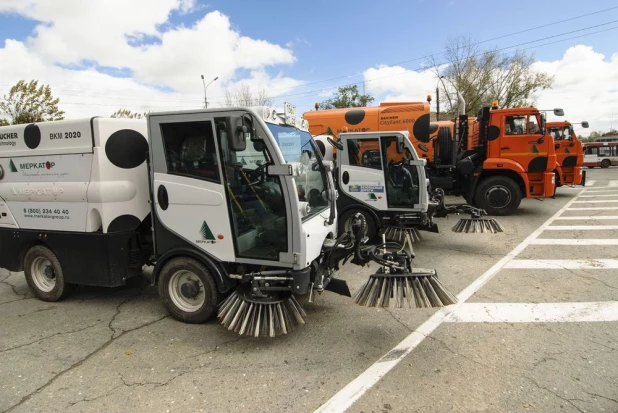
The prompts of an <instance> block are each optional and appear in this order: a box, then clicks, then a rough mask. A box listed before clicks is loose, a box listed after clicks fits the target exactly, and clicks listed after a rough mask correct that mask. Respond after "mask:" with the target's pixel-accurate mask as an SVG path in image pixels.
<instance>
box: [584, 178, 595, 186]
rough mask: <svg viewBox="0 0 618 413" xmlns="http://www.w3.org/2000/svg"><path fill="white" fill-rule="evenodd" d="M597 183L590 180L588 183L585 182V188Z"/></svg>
mask: <svg viewBox="0 0 618 413" xmlns="http://www.w3.org/2000/svg"><path fill="white" fill-rule="evenodd" d="M596 182H597V181H595V180H594V179H591V180H590V181H586V187H588V186H592V185H594V184H595V183H596Z"/></svg>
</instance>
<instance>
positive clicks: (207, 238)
mask: <svg viewBox="0 0 618 413" xmlns="http://www.w3.org/2000/svg"><path fill="white" fill-rule="evenodd" d="M200 234H202V239H201V240H197V241H196V242H197V243H198V244H216V243H217V241H216V240H215V236H214V234H213V233H212V231H211V230H210V227H209V226H208V224H207V223H206V221H204V223H203V224H202V227H201V228H200Z"/></svg>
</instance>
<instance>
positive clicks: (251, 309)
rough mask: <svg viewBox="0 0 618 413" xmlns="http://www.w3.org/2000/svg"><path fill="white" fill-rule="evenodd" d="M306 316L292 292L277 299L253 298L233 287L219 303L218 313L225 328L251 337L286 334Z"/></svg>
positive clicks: (302, 321) (303, 322)
mask: <svg viewBox="0 0 618 413" xmlns="http://www.w3.org/2000/svg"><path fill="white" fill-rule="evenodd" d="M306 316H307V314H306V313H305V311H304V310H303V308H302V307H301V306H300V304H299V303H298V301H297V300H296V298H294V296H293V295H290V296H289V297H288V298H285V299H283V300H279V301H276V302H256V301H251V300H247V299H246V298H245V297H244V296H243V295H242V294H238V292H236V291H234V292H233V293H232V294H230V296H229V297H228V298H226V299H225V301H223V302H222V303H221V306H220V307H219V314H218V318H219V320H220V321H221V324H223V326H224V327H226V328H227V329H228V330H230V331H234V332H235V333H238V334H240V335H245V336H253V337H276V336H279V335H281V334H287V333H289V332H290V331H291V330H292V328H293V327H294V326H295V325H297V324H305V320H304V318H303V317H306Z"/></svg>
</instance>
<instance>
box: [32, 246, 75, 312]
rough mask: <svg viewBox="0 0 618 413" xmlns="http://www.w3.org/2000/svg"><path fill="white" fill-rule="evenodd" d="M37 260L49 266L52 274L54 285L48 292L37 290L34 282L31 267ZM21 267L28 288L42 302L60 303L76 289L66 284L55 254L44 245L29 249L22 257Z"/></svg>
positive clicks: (73, 285)
mask: <svg viewBox="0 0 618 413" xmlns="http://www.w3.org/2000/svg"><path fill="white" fill-rule="evenodd" d="M39 258H44V259H46V260H47V261H49V263H50V264H51V267H52V270H53V273H54V274H53V275H54V280H55V285H54V287H53V289H51V290H50V291H44V290H42V289H41V288H39V287H38V286H37V283H36V282H35V280H34V277H35V275H34V274H33V271H32V266H33V264H34V262H35V260H37V259H39ZM23 265H24V274H25V275H26V282H27V283H28V286H29V287H30V289H31V290H32V291H33V292H34V295H36V296H37V298H39V299H40V300H42V301H60V300H62V299H64V298H66V297H68V296H69V295H70V294H71V293H72V292H73V291H75V288H76V287H77V286H76V285H75V284H71V283H67V282H66V281H65V279H64V272H63V271H62V265H61V264H60V260H58V257H56V254H54V252H53V251H52V250H51V249H50V248H48V247H46V246H45V245H35V246H34V247H32V248H30V249H29V250H28V251H27V252H26V255H25V256H24V264H23Z"/></svg>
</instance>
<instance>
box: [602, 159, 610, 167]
mask: <svg viewBox="0 0 618 413" xmlns="http://www.w3.org/2000/svg"><path fill="white" fill-rule="evenodd" d="M611 165H612V162H611V161H610V160H609V159H603V160H602V161H601V168H609V167H610V166H611Z"/></svg>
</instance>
